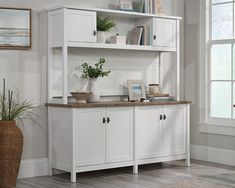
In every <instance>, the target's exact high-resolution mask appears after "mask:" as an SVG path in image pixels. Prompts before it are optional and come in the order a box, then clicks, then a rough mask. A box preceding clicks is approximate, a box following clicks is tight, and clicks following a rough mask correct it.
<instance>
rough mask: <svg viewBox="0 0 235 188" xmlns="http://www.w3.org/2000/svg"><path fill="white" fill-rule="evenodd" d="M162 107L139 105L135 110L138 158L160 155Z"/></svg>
mask: <svg viewBox="0 0 235 188" xmlns="http://www.w3.org/2000/svg"><path fill="white" fill-rule="evenodd" d="M161 113H162V107H157V106H156V107H141V108H139V110H138V112H137V117H136V118H137V120H136V121H137V122H136V123H137V124H138V127H137V130H138V153H139V155H138V158H139V159H145V158H152V157H157V156H159V155H160V147H161V133H162V132H161V121H160V119H159V117H160V114H161Z"/></svg>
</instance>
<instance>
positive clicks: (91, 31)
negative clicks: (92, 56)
mask: <svg viewBox="0 0 235 188" xmlns="http://www.w3.org/2000/svg"><path fill="white" fill-rule="evenodd" d="M67 15H68V17H67V24H68V27H67V29H68V32H67V34H68V36H67V37H68V41H69V42H96V12H93V11H84V10H72V9H69V10H68V12H67Z"/></svg>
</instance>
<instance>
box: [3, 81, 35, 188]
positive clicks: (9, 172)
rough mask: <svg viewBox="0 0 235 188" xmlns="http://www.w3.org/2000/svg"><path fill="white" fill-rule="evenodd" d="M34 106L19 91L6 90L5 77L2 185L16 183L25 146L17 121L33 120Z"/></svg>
mask: <svg viewBox="0 0 235 188" xmlns="http://www.w3.org/2000/svg"><path fill="white" fill-rule="evenodd" d="M34 115H35V114H34V107H33V105H32V104H31V103H30V102H29V101H27V100H23V101H21V100H20V99H19V95H18V92H13V91H11V90H8V91H6V89H5V79H4V80H3V91H2V93H1V94H0V187H4V188H8V187H13V186H15V185H16V178H17V176H18V173H19V166H20V161H21V155H22V148H23V134H22V132H21V130H20V129H19V128H18V127H17V126H16V121H17V120H19V121H22V120H23V119H24V118H26V119H31V120H33V119H32V118H33V116H34Z"/></svg>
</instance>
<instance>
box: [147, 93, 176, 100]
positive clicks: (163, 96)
mask: <svg viewBox="0 0 235 188" xmlns="http://www.w3.org/2000/svg"><path fill="white" fill-rule="evenodd" d="M147 99H148V100H149V101H150V102H158V101H175V98H174V97H172V96H170V95H169V94H158V95H147Z"/></svg>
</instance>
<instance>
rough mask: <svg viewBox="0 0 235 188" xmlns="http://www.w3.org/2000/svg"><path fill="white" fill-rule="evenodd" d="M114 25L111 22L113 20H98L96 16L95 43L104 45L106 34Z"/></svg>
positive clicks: (108, 18)
mask: <svg viewBox="0 0 235 188" xmlns="http://www.w3.org/2000/svg"><path fill="white" fill-rule="evenodd" d="M115 26H116V24H115V23H114V22H113V19H112V18H110V17H107V18H103V19H102V18H100V17H99V16H97V31H98V32H97V41H98V43H105V41H106V32H108V31H110V29H112V28H113V27H115Z"/></svg>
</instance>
